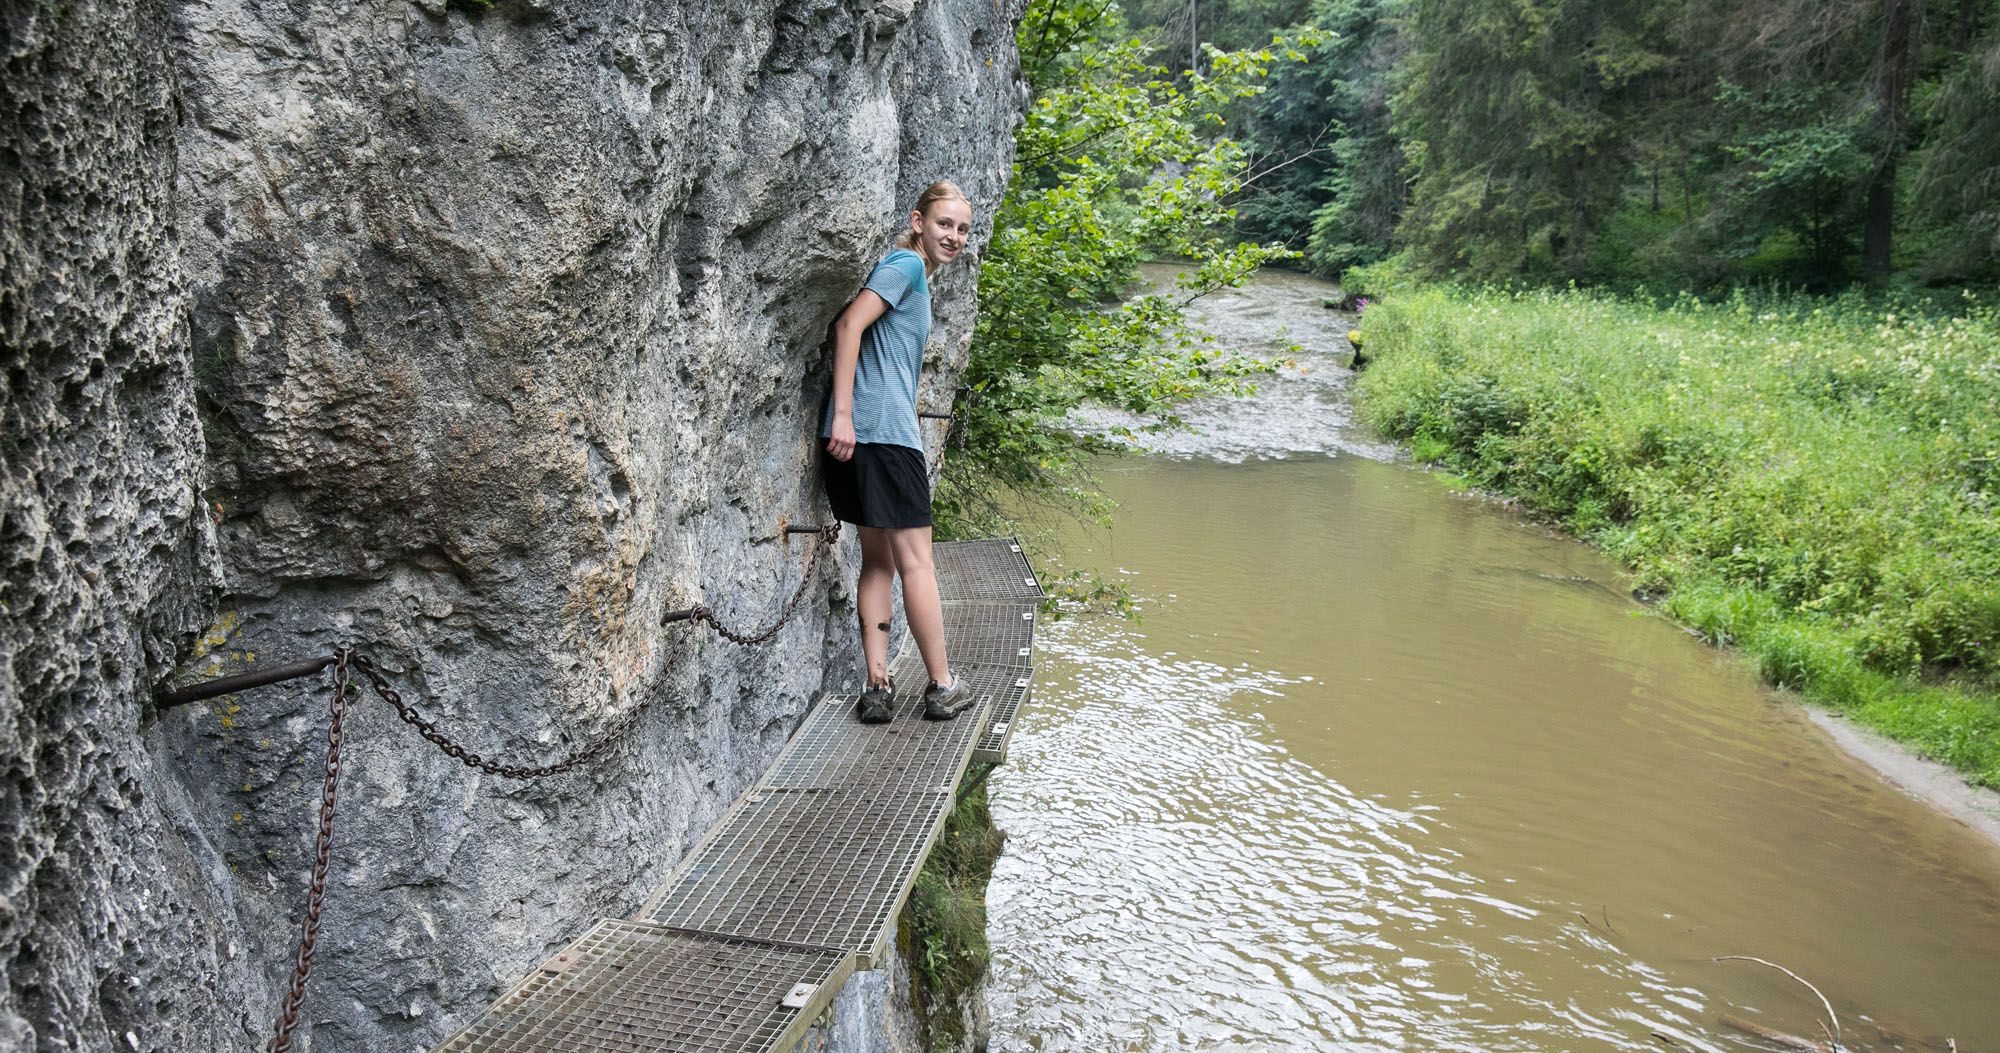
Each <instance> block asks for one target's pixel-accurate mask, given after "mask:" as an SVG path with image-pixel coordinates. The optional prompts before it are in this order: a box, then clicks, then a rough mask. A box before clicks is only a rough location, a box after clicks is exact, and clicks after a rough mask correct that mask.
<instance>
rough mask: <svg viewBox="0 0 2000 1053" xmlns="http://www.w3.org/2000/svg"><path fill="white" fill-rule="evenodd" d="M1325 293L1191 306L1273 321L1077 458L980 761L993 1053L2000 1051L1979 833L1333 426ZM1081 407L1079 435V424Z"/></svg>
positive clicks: (1477, 500) (1224, 323)
mask: <svg viewBox="0 0 2000 1053" xmlns="http://www.w3.org/2000/svg"><path fill="white" fill-rule="evenodd" d="M1331 294H1332V288H1331V287H1330V286H1327V285H1325V284H1323V283H1319V282H1315V281H1312V280H1310V279H1305V278H1301V277H1298V276H1294V275H1285V274H1267V275H1265V276H1263V277H1260V278H1259V279H1258V281H1257V283H1256V284H1255V285H1254V286H1253V287H1251V288H1250V289H1248V290H1246V291H1244V292H1242V293H1238V294H1232V295H1229V296H1224V297H1218V298H1215V299H1214V300H1213V301H1212V302H1209V303H1208V304H1207V306H1206V310H1207V313H1208V321H1209V323H1210V324H1211V326H1212V327H1213V328H1214V329H1215V330H1216V331H1217V332H1218V333H1219V334H1220V335H1221V336H1222V337H1223V338H1225V339H1228V340H1230V341H1232V342H1233V343H1235V344H1236V345H1237V346H1239V347H1246V348H1252V349H1265V348H1270V347H1272V346H1273V342H1274V340H1278V339H1284V340H1293V341H1297V342H1298V343H1300V344H1301V345H1303V348H1304V350H1303V353H1301V354H1300V355H1299V356H1298V358H1299V362H1300V364H1301V365H1303V366H1304V367H1305V368H1304V370H1303V371H1301V370H1299V369H1290V370H1287V372H1286V373H1285V374H1284V375H1282V376H1281V377H1279V378H1278V379H1277V380H1275V381H1273V382H1271V383H1268V384H1266V385H1265V391H1264V392H1263V393H1262V394H1260V395H1259V396H1257V397H1255V398H1252V399H1247V400H1240V401H1236V402H1231V403H1224V404H1217V405H1214V406H1210V407H1206V408H1204V409H1203V410H1202V411H1201V412H1199V413H1197V414H1196V415H1195V419H1196V422H1197V424H1198V426H1199V427H1200V429H1201V433H1200V434H1196V435H1184V436H1175V437H1170V438H1168V439H1167V440H1165V441H1162V442H1159V443H1157V444H1156V452H1153V453H1151V454H1149V455H1143V456H1135V457H1128V458H1122V459H1117V460H1113V461H1109V462H1107V463H1105V464H1104V465H1103V467H1102V477H1101V481H1102V483H1103V484H1104V486H1105V488H1106V489H1107V490H1108V491H1109V492H1110V493H1111V494H1112V495H1113V496H1114V497H1115V498H1116V499H1117V500H1118V501H1119V503H1120V505H1121V511H1120V512H1119V514H1118V517H1117V525H1116V526H1115V527H1114V528H1113V529H1111V530H1108V531H1104V530H1085V529H1081V528H1071V529H1067V530H1065V531H1063V532H1062V533H1061V535H1060V541H1059V543H1058V547H1059V549H1060V557H1061V562H1063V563H1065V564H1068V565H1073V566H1081V567H1088V568H1093V569H1095V570H1097V571H1099V572H1100V573H1101V574H1103V575H1104V576H1106V577H1108V578H1111V579H1114V580H1118V581H1121V582H1123V583H1125V584H1126V585H1127V586H1128V587H1129V588H1130V589H1131V591H1132V593H1133V595H1134V596H1135V597H1136V598H1137V599H1138V601H1139V603H1140V606H1141V611H1142V614H1143V620H1141V621H1139V622H1132V621H1127V620H1121V619H1117V618H1113V617H1109V616H1096V615H1082V616H1076V617H1072V618H1068V619H1065V620H1062V621H1057V622H1053V623H1047V622H1045V623H1044V628H1043V629H1042V630H1041V631H1040V632H1041V635H1040V638H1039V639H1038V641H1037V644H1038V650H1037V670H1036V675H1035V697H1034V703H1033V705H1032V706H1031V707H1030V708H1029V709H1028V710H1027V711H1025V712H1024V714H1023V716H1022V718H1021V720H1020V723H1019V724H1017V725H1016V730H1015V734H1014V738H1013V742H1012V746H1011V748H1010V756H1009V759H1008V763H1007V764H1006V765H1005V766H1003V767H1001V768H1000V769H999V770H998V771H997V772H996V773H995V774H994V775H993V777H992V781H991V786H992V796H993V808H994V813H995V817H996V819H997V821H998V822H999V823H1000V825H1001V826H1002V827H1003V828H1005V829H1006V830H1007V831H1008V841H1007V848H1006V851H1005V853H1004V854H1003V856H1002V857H1001V859H1000V862H999V864H998V866H997V868H996V870H995V874H994V880H993V885H992V888H991V890H990V892H989V903H990V907H991V921H990V933H989V934H990V937H991V940H992V944H993V953H994V966H993V978H992V1003H993V1017H994V1019H993V1025H994V1040H993V1047H992V1048H993V1049H994V1050H996V1051H1003V1053H1010V1051H1024V1050H1093V1051H1096V1050H1105V1051H1111V1050H1146V1051H1165V1050H1317V1049H1328V1050H1416V1049H1421V1050H1465V1051H1500V1050H1649V1051H1660V1050H1674V1049H1686V1050H1735V1049H1775V1048H1780V1047H1777V1046H1773V1045H1771V1044H1770V1043H1768V1042H1765V1041H1763V1040H1760V1039H1756V1038H1752V1037H1750V1036H1748V1035H1747V1034H1745V1033H1744V1032H1742V1031H1740V1030H1736V1029H1734V1028H1732V1027H1730V1026H1728V1025H1726V1024H1724V1023H1723V1018H1724V1017H1725V1016H1731V1017H1736V1018H1740V1019H1743V1020H1748V1021H1751V1022H1754V1023H1756V1024H1760V1025H1763V1026H1765V1027H1768V1028H1773V1029H1776V1030H1779V1031H1784V1032H1788V1033H1791V1034H1795V1035H1800V1036H1806V1037H1811V1038H1815V1039H1817V1038H1819V1037H1820V1033H1819V1024H1818V1021H1819V1020H1821V1019H1823V1018H1824V1013H1823V1012H1822V1011H1821V1009H1820V1003H1819V999H1818V998H1817V997H1816V996H1815V995H1814V994H1813V993H1812V992H1811V991H1809V990H1807V989H1806V988H1805V987H1803V986H1801V985H1800V984H1799V983H1797V982H1795V981H1794V980H1792V979H1790V978H1788V977H1786V976H1785V975H1784V974H1783V973H1781V972H1779V971H1776V970H1774V969H1771V968H1767V967H1765V966H1763V965H1759V964H1755V963H1751V962H1746V961H1722V962H1718V961H1715V960H1714V959H1716V958H1718V957H1722V956H1727V955H1750V956H1755V957H1758V958H1763V959H1767V960H1768V961H1770V962H1773V963H1776V964H1778V965H1782V966H1784V967H1785V968H1788V969H1790V970H1792V971H1793V972H1795V973H1797V974H1798V975H1799V976H1801V977H1803V978H1804V979H1806V980H1809V981H1811V983H1812V984H1813V985H1815V986H1817V987H1818V988H1819V990H1820V991H1821V992H1823V993H1824V994H1825V996H1826V998H1827V999H1828V1000H1829V1001H1830V1002H1831V1003H1832V1005H1833V1008H1834V1010H1835V1011H1836V1013H1837V1015H1838V1017H1839V1020H1840V1024H1841V1027H1842V1037H1843V1038H1844V1039H1845V1047H1844V1048H1847V1049H1850V1050H1888V1049H1909V1050H1939V1051H1944V1050H1947V1049H1948V1048H1950V1047H1949V1041H1950V1040H1952V1039H1955V1040H1956V1042H1957V1048H1958V1049H1960V1050H1963V1051H1965V1053H1978V1051H1994V1053H2000V848H1996V847H1995V845H1994V844H1993V843H1992V842H1991V841H1989V840H1987V839H1985V838H1984V837H1982V836H1980V835H1978V834H1976V833H1974V832H1972V831H1970V830H1968V829H1966V828H1965V827H1964V826H1962V825H1960V824H1958V823H1956V822H1955V821H1953V820H1951V819H1948V818H1945V817H1943V816H1941V815H1939V814H1938V813H1936V812H1934V811H1932V810H1931V809H1930V808H1928V807H1927V806H1925V805H1924V804H1922V803H1920V802H1917V801H1915V800H1912V799H1910V798H1908V797H1906V796H1904V795H1903V794H1902V793H1900V792H1899V791H1897V790H1895V789H1892V788H1890V787H1888V786H1886V785H1885V784H1883V783H1882V782H1881V780H1879V779H1878V778H1877V777H1876V776H1875V775H1874V774H1873V773H1872V772H1871V771H1870V770H1868V769H1866V768H1864V767H1863V766H1862V765H1861V764H1860V763H1859V762H1857V761H1856V760H1854V759H1852V758H1850V757H1849V756H1847V755H1846V754H1844V753H1842V752H1841V751H1840V750H1839V749H1838V748H1837V747H1835V746H1834V745H1833V744H1832V743H1831V742H1830V741H1829V740H1828V739H1827V737H1826V736H1825V734H1824V733H1822V732H1821V731H1820V730H1819V729H1818V728H1816V727H1815V726H1814V725H1813V723H1812V722H1811V721H1810V720H1808V719H1807V718H1806V717H1805V716H1804V715H1803V713H1802V712H1801V711H1800V710H1799V709H1798V707H1797V706H1796V704H1794V703H1792V702H1790V701H1787V700H1785V699H1783V698H1781V697H1779V696H1778V695H1776V694H1774V693H1772V692H1770V691H1767V690H1765V689H1763V688H1761V687H1760V686H1759V685H1758V683H1757V680H1756V678H1755V677H1754V675H1753V674H1752V673H1751V672H1750V671H1749V670H1748V669H1747V668H1746V667H1745V666H1744V665H1743V664H1742V662H1741V661H1740V660H1739V659H1738V658H1736V657H1734V656H1732V655H1730V654H1727V653H1725V652H1720V651H1717V650H1716V649H1714V648H1711V647H1708V646H1706V645H1704V644H1702V643H1701V642H1700V641H1698V640H1695V639H1693V638H1691V637H1689V636H1688V635H1687V634H1685V633H1683V632H1682V631H1680V630H1679V629H1677V628H1676V627H1675V626H1674V625H1673V624H1671V623H1670V622H1668V621H1666V620H1665V619H1663V618H1660V617H1656V616H1652V615H1650V614H1648V613H1647V612H1646V611H1645V609H1644V608H1643V607H1641V606H1640V605H1639V604H1637V603H1635V602H1634V601H1633V600H1632V599H1630V598H1629V596H1628V595H1627V594H1626V592H1625V590H1624V587H1623V585H1622V584H1621V577H1620V571H1619V568H1618V567H1617V566H1616V565H1614V564H1612V563H1611V562H1610V561H1608V560H1607V559H1606V558H1605V557H1603V556H1602V555H1600V554H1598V553H1596V552H1595V551H1593V550H1591V549H1589V548H1587V547H1585V546H1584V545H1581V544H1579V543H1577V542H1575V541H1572V540H1569V539H1567V538H1564V537H1562V536H1561V535H1559V534H1557V533H1555V532H1553V531H1551V530H1549V529H1547V528H1545V527H1542V526H1539V525H1537V524H1535V523H1533V522H1532V521H1530V520H1528V519H1526V518H1525V517H1523V516H1521V515H1519V514H1517V513H1515V512H1514V511H1512V510H1510V509H1508V508H1507V507H1505V506H1503V505H1500V504H1498V503H1496V502H1494V501H1491V500H1488V499H1485V498H1481V497H1477V496H1473V495H1467V494H1463V493H1457V492H1454V491H1452V490H1451V489H1450V488H1449V487H1448V486H1447V485H1446V484H1445V483H1444V482H1442V481H1441V480H1440V479H1439V478H1438V477H1436V476H1434V475H1430V474H1427V473H1424V472H1421V471H1418V470H1415V469H1413V468H1410V467H1408V466H1407V465H1405V464H1401V463H1398V462H1397V460H1396V459H1395V457H1394V456H1393V452H1392V451H1390V450H1388V449H1387V448H1385V447H1383V446H1381V445H1380V444H1378V443H1376V442H1374V441H1372V440H1370V439H1369V438H1368V437H1367V436H1366V434H1365V433H1363V432H1361V431H1360V430H1358V429H1357V428H1355V427H1354V426H1353V425H1352V424H1351V423H1350V422H1349V418H1348V413H1347V408H1346V407H1347V403H1346V374H1345V373H1344V372H1343V371H1342V370H1340V369H1339V368H1338V363H1339V362H1340V361H1341V360H1342V359H1343V356H1344V350H1342V349H1340V348H1339V345H1338V339H1337V337H1336V336H1334V333H1336V332H1337V331H1340V330H1344V329H1345V327H1346V323H1345V321H1344V320H1342V319H1340V318H1339V317H1337V316H1335V315H1333V314H1332V313H1331V312H1327V311H1325V310H1323V309H1321V308H1320V307H1319V306H1318V302H1319V300H1320V299H1321V298H1323V297H1325V296H1328V295H1331ZM1084 423H1085V425H1086V426H1091V425H1101V424H1104V423H1109V421H1108V419H1107V420H1092V421H1086V422H1084Z"/></svg>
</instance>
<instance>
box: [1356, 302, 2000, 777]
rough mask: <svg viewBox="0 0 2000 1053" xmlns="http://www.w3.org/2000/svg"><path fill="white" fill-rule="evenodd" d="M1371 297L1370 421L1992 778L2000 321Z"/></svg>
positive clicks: (1947, 306)
mask: <svg viewBox="0 0 2000 1053" xmlns="http://www.w3.org/2000/svg"><path fill="white" fill-rule="evenodd" d="M1374 292H1376V293H1377V294H1378V295H1377V296H1376V298H1375V299H1374V302H1373V303H1371V304H1370V306H1369V307H1368V308H1367V311H1366V313H1365V315H1364V318H1363V321H1362V326H1363V328H1364V329H1365V331H1366V333H1367V340H1368V349H1369V351H1370V353H1371V354H1372V355H1374V356H1375V363H1374V364H1373V365H1372V366H1371V367H1370V368H1369V370H1368V371H1367V372H1366V373H1364V374H1363V375H1362V378H1361V380H1360V382H1359V384H1358V386H1357V388H1356V392H1357V395H1356V397H1357V403H1358V406H1359V409H1360V412H1361V414H1362V416H1363V417H1364V418H1365V419H1366V420H1368V421H1369V422H1371V423H1372V424H1374V425H1375V426H1377V427H1379V428H1380V429H1382V430H1383V431H1384V432H1386V433H1387V434H1389V435H1390V436H1392V437H1395V438H1398V439H1401V440H1403V441H1405V442H1407V443H1408V444H1409V445H1410V447H1411V449H1412V450H1413V452H1415V453H1416V455H1417V456H1418V457H1419V458H1420V459H1423V460H1428V461H1432V462H1435V463H1439V464H1442V465H1444V466H1446V467H1448V468H1449V469H1451V470H1452V471H1455V472H1458V473H1460V474H1462V475H1464V476H1465V477H1466V478H1467V479H1468V480H1470V481H1471V482H1472V483H1473V484H1474V485H1477V486H1480V487H1483V488H1487V489H1491V490H1494V491H1498V492H1501V493H1505V494H1508V495H1511V496H1514V497H1516V498H1519V499H1520V500H1521V501H1522V502H1523V503H1524V504H1526V505H1527V506H1529V507H1530V508H1532V509H1535V510H1537V511H1538V512H1540V513H1542V514H1545V515H1548V516H1550V517H1552V518H1554V519H1556V520H1558V521H1560V522H1561V523H1562V524H1563V525H1565V526H1566V527H1568V528H1569V529H1571V530H1572V531H1574V532H1576V533H1577V534H1579V535H1582V536H1585V537H1587V538H1589V539H1591V540H1593V541H1595V542H1597V543H1598V544H1600V545H1602V546H1603V547H1604V548H1606V549H1607V550H1609V551H1610V552H1611V553H1613V554H1614V555H1616V556H1618V557H1619V558H1621V559H1623V560H1625V561H1626V562H1627V563H1628V564H1629V565H1630V566H1631V567H1632V568H1633V570H1634V573H1635V575H1636V578H1637V582H1636V585H1637V587H1638V588H1639V589H1641V590H1643V591H1645V592H1648V593H1651V594H1655V595H1658V596H1660V597H1662V598H1663V601H1664V602H1663V606H1664V609H1665V610H1666V611H1667V612H1668V613H1669V614H1671V615H1672V616H1673V617H1675V618H1677V619H1679V620H1681V621H1682V622H1684V623H1686V624H1688V625H1690V626H1692V627H1693V628H1695V629H1697V630H1699V631H1700V632H1702V633H1703V634H1705V635H1706V636H1708V637H1709V638H1710V639H1712V640H1715V641H1717V642H1721V643H1728V644H1732V645H1734V646H1736V647H1738V648H1741V649H1742V650H1743V651H1744V652H1745V653H1747V654H1748V655H1750V656H1751V657H1752V658H1753V659H1754V660H1755V662H1756V663H1757V665H1758V668H1759V669H1760V671H1762V672H1763V674H1764V675H1765V676H1766V677H1767V678H1769V679H1770V680H1772V681H1773V682H1775V683H1780V684H1784V685H1787V686H1789V687H1793V688H1796V689H1797V690H1799V691H1800V692H1802V693H1803V694H1804V695H1805V696H1806V697H1808V698H1810V699H1812V700H1815V701H1818V702H1821V703H1823V704H1826V705H1829V706H1832V707H1835V708H1838V709H1841V710H1844V711H1846V712H1848V713H1851V714H1852V715H1854V716H1855V717H1856V718H1857V719H1859V720H1861V721H1863V722H1865V723H1867V724H1869V725H1871V726H1874V727H1876V728H1879V729H1881V730H1883V731H1885V732H1887V733H1889V734H1890V735H1892V736H1894V737H1896V738H1898V739H1900V740H1902V741H1904V742H1906V743H1908V744H1910V745H1912V746H1914V747H1915V748H1917V749H1918V750H1919V751H1921V752H1923V753H1925V754H1927V755H1929V756H1931V757H1934V758H1936V759H1938V760H1941V761H1944V762H1946V763H1948V764H1951V765H1953V766H1954V767H1956V768H1958V769H1959V770H1960V771H1962V772H1964V773H1965V775H1966V776H1967V778H1968V779H1970V780H1971V781H1973V782H1975V783H1980V784H1984V785H1988V786H2000V657H1996V653H1995V652H1996V650H2000V648H1996V646H1995V645H1996V642H2000V311H1996V309H1995V307H1994V306H1993V305H1991V304H1989V303H1987V302H1985V301H1982V300H1981V299H1979V298H1977V297H1975V296H1973V295H1971V294H1960V295H1959V296H1957V297H1954V298H1953V299H1951V300H1950V301H1949V302H1946V303H1942V304H1940V303H1931V302H1922V301H1909V302H1903V303H1899V304H1884V303H1881V302H1874V303H1871V302H1869V301H1866V300H1864V299H1862V298H1859V297H1844V298H1833V299H1824V298H1803V297H1800V298H1785V297H1757V296H1746V295H1739V296H1736V297H1733V298H1731V299H1728V300H1724V301H1721V302H1703V301H1701V300H1699V299H1695V298H1691V297H1685V296H1684V297H1681V298H1679V299H1677V300H1674V301H1670V302H1669V301H1661V302H1647V301H1644V300H1640V299H1633V298H1620V297H1614V296H1609V295H1605V294H1600V293H1592V292H1586V291H1578V290H1575V289H1570V290H1567V291H1556V290H1544V291H1523V292H1510V291H1498V290H1455V289H1445V288H1438V287H1421V286H1415V285H1410V284H1395V285H1391V286H1390V287H1389V288H1387V289H1386V290H1385V289H1382V288H1377V289H1375V290H1374ZM1384 293H1386V295H1383V294H1384Z"/></svg>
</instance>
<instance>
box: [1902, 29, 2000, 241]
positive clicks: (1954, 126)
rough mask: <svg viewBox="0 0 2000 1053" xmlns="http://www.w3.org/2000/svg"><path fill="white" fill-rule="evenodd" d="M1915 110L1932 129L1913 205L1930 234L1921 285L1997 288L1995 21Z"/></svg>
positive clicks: (1998, 73)
mask: <svg viewBox="0 0 2000 1053" xmlns="http://www.w3.org/2000/svg"><path fill="white" fill-rule="evenodd" d="M1996 23H1997V24H1996V25H1994V26H1993V27H1992V28H1991V30H1990V32H1989V33H1988V37H1987V39H1986V40H1985V41H1984V42H1983V43H1982V44H1981V46H1979V47H1978V48H1976V49H1972V50H1971V51H1969V52H1968V54H1967V57H1966V58H1965V60H1964V61H1962V62H1960V63H1959V64H1958V65H1957V66H1956V68H1953V69H1950V70H1948V71H1947V72H1946V73H1945V74H1944V75H1943V76H1942V77H1940V78H1939V79H1938V81H1937V83H1936V84H1935V85H1933V86H1929V87H1927V89H1926V90H1925V91H1924V92H1923V93H1922V98H1921V100H1920V101H1919V103H1918V105H1917V110H1918V111H1919V113H1920V115H1921V118H1922V120H1923V121H1924V123H1925V124H1926V125H1927V126H1928V128H1929V129H1930V131H1929V134H1928V135H1927V136H1926V137H1925V141H1924V144H1923V145H1922V147H1921V148H1920V149H1919V150H1918V151H1917V153H1916V155H1915V158H1914V159H1915V160H1916V162H1917V176H1916V180H1915V186H1914V187H1913V192H1912V194H1911V198H1912V200H1913V203H1914V211H1915V216H1916V219H1917V220H1918V221H1919V222H1920V223H1923V224H1927V225H1928V228H1929V232H1933V233H1934V234H1935V238H1934V240H1933V242H1932V244H1933V248H1932V251H1931V252H1929V253H1927V254H1925V255H1926V258H1925V259H1924V261H1923V263H1922V264H1921V265H1920V274H1921V276H1922V277H1925V278H1928V279H1933V280H1940V279H1953V278H1958V279H1975V280H1986V281H1994V280H2000V105H1995V103H1994V100H1995V99H1996V98H2000V20H1996Z"/></svg>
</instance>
